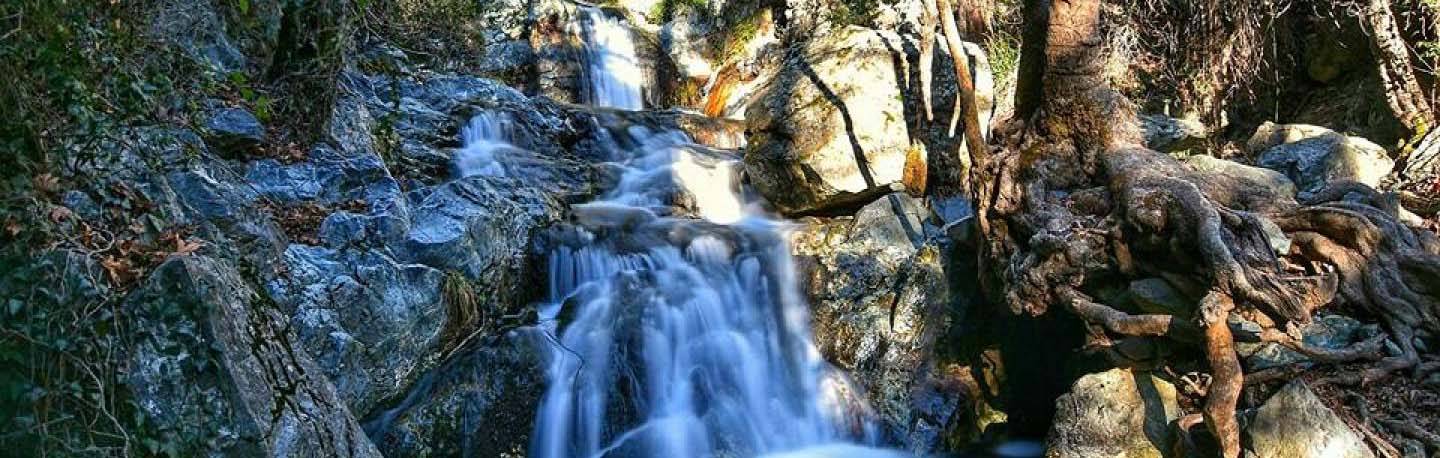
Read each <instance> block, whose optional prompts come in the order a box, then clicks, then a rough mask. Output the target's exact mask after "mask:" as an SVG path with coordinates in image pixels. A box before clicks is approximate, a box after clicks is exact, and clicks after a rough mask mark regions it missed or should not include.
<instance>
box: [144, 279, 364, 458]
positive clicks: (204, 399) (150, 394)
mask: <svg viewBox="0 0 1440 458" xmlns="http://www.w3.org/2000/svg"><path fill="white" fill-rule="evenodd" d="M125 313H126V314H127V315H128V316H130V317H131V319H132V320H134V321H133V322H132V326H130V328H131V329H134V330H135V332H136V335H135V336H134V340H133V342H134V343H133V345H132V346H131V348H130V349H129V350H128V354H127V355H126V358H127V359H128V367H129V368H128V369H127V370H126V371H125V374H124V375H123V378H122V380H123V381H124V383H125V384H126V385H127V386H128V387H129V388H130V390H131V392H132V393H133V394H134V396H135V400H136V404H137V405H138V406H139V408H140V410H141V412H142V413H143V414H144V415H145V416H146V417H147V418H148V421H147V423H146V424H147V427H149V428H154V430H157V431H164V432H168V433H169V434H173V436H172V437H175V438H177V439H178V440H181V441H182V442H181V443H179V444H172V445H173V446H174V447H176V448H177V450H178V451H179V453H180V454H181V455H184V456H271V457H334V456H343V457H376V458H378V457H379V456H380V453H379V452H378V451H377V450H376V449H375V446H374V445H372V444H371V443H370V441H369V440H368V439H367V438H366V436H365V433H364V432H363V431H362V430H361V428H360V425H359V424H358V423H357V422H356V420H355V418H354V417H353V416H352V415H351V413H350V411H349V410H348V409H346V408H345V403H344V402H343V401H342V400H341V398H340V397H339V396H338V395H337V394H336V393H335V389H334V387H333V386H332V385H331V384H330V381H329V380H326V379H325V377H324V375H323V373H322V372H321V369H320V367H319V366H317V365H316V364H315V362H314V361H313V360H311V359H310V357H309V355H308V354H307V353H306V352H304V351H301V350H300V349H299V348H296V346H295V345H296V344H295V342H296V341H297V337H296V335H295V334H294V333H293V332H291V331H290V328H289V326H287V325H286V324H285V322H286V319H285V317H284V316H283V315H282V314H281V313H280V310H279V309H278V308H277V307H276V306H275V305H274V304H273V303H270V302H269V301H267V300H266V299H264V298H263V297H262V296H260V295H258V294H256V293H255V292H254V291H253V290H251V289H250V286H249V285H247V284H246V282H245V280H244V279H243V278H242V277H241V274H240V272H239V271H237V270H236V269H235V268H234V267H233V266H231V265H230V264H227V263H225V262H223V261H218V260H215V259H211V258H205V257H199V256H180V257H174V258H171V259H170V260H169V261H166V262H165V263H164V264H162V265H161V266H160V267H159V268H158V269H156V271H155V273H154V274H153V275H152V276H151V277H150V279H149V280H147V281H146V283H145V284H144V286H143V287H142V288H140V289H139V290H137V291H136V292H135V293H133V294H132V295H131V296H130V297H129V298H128V299H127V301H126V306H125Z"/></svg>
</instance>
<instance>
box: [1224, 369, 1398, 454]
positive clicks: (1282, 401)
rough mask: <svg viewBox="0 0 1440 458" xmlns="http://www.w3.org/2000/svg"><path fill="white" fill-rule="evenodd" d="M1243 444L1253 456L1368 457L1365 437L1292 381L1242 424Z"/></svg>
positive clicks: (1308, 388) (1318, 399) (1299, 383)
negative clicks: (1244, 441)
mask: <svg viewBox="0 0 1440 458" xmlns="http://www.w3.org/2000/svg"><path fill="white" fill-rule="evenodd" d="M1244 436H1245V439H1246V441H1247V442H1246V446H1247V448H1248V449H1249V450H1250V452H1251V453H1254V456H1255V457H1256V458H1322V457H1324V458H1372V457H1374V456H1375V455H1374V453H1371V452H1370V447H1368V446H1366V445H1365V440H1364V439H1363V438H1361V437H1360V435H1359V434H1356V433H1355V431H1353V430H1351V429H1350V427H1349V426H1346V424H1345V420H1342V419H1341V418H1340V417H1339V416H1338V415H1335V412H1333V411H1331V410H1330V408H1329V407H1326V406H1325V403H1324V401H1321V400H1320V398H1319V397H1318V396H1316V395H1315V392H1313V391H1310V387H1309V386H1307V385H1305V382H1303V381H1300V380H1296V381H1293V382H1290V383H1289V384H1287V385H1285V387H1284V388H1281V389H1280V391H1279V392H1277V393H1275V394H1274V395H1273V396H1270V399H1269V400H1267V401H1265V404H1263V405H1261V406H1260V408H1259V409H1257V410H1256V411H1255V412H1254V416H1253V418H1252V419H1251V420H1250V421H1249V422H1247V423H1246V425H1245V430H1244Z"/></svg>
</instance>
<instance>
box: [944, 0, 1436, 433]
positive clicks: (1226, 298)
mask: <svg viewBox="0 0 1440 458" xmlns="http://www.w3.org/2000/svg"><path fill="white" fill-rule="evenodd" d="M1098 5H1099V2H1098V1H1096V0H1066V1H1055V2H1035V3H1034V4H1033V5H1031V4H1027V8H1030V9H1031V10H1035V9H1037V8H1039V9H1043V8H1048V13H1049V22H1048V25H1047V30H1048V32H1046V34H1044V38H1045V39H1046V40H1047V41H1046V42H1045V44H1044V46H1043V47H1040V49H1043V51H1044V61H1045V63H1046V66H1045V68H1044V71H1043V72H1041V73H1036V74H1033V75H1031V74H1022V75H1021V76H1022V79H1024V78H1027V77H1033V78H1040V79H1042V80H1043V84H1041V83H1037V82H1035V81H1020V82H1018V83H1017V85H1018V87H1021V88H1040V91H1041V93H1036V94H1029V93H1027V94H1017V99H1020V98H1024V99H1026V100H1031V101H1035V100H1038V101H1040V103H1039V106H1038V107H1037V108H1038V109H1037V110H1034V111H1033V112H1031V113H1026V112H1022V116H1026V117H1025V118H1023V119H1014V120H1010V121H1009V122H1008V123H1004V124H1002V125H1001V126H1000V127H999V128H997V130H998V131H1000V132H1002V133H1005V135H1003V136H1001V143H1003V144H1004V145H1006V146H1005V147H1004V148H1003V149H1001V150H1000V151H999V152H997V153H994V154H993V156H988V157H987V155H988V154H990V153H989V152H988V150H985V151H980V152H978V153H977V152H975V151H971V156H972V157H971V162H972V163H973V164H974V165H975V170H976V174H975V178H974V181H973V184H974V187H973V188H972V192H973V193H974V195H975V197H976V200H977V202H978V204H977V207H978V210H979V212H978V216H981V217H986V218H988V221H987V220H983V219H984V218H977V222H979V223H982V224H981V227H980V231H981V233H982V234H984V235H985V239H986V241H987V244H985V245H983V246H982V250H984V252H985V253H984V255H985V256H987V257H988V258H989V260H988V261H987V263H986V264H987V265H989V266H990V267H989V268H988V269H989V272H990V274H991V275H993V276H994V277H993V278H988V279H983V280H982V286H984V287H986V288H987V289H988V290H989V292H990V293H991V294H993V295H994V296H996V297H997V298H998V297H1003V298H1004V300H1005V302H1006V303H1007V304H1008V305H1009V306H1010V308H1011V310H1012V311H1014V312H1015V313H1022V314H1029V315H1040V314H1044V313H1048V312H1049V310H1050V309H1051V308H1052V306H1058V307H1060V308H1061V309H1062V310H1063V311H1064V312H1065V313H1071V314H1074V315H1075V316H1077V317H1079V318H1080V319H1081V320H1083V321H1084V322H1086V323H1087V324H1088V325H1090V326H1091V328H1092V333H1094V334H1097V335H1094V336H1092V337H1091V340H1090V342H1091V346H1094V347H1103V348H1105V349H1106V350H1107V351H1109V352H1110V353H1112V354H1113V353H1115V352H1114V351H1113V349H1114V348H1116V347H1118V344H1116V343H1114V342H1124V341H1126V339H1141V338H1143V339H1170V340H1173V341H1175V342H1177V343H1180V344H1182V345H1196V346H1197V347H1200V348H1201V349H1203V350H1204V355H1205V357H1206V360H1207V362H1208V363H1209V366H1210V377H1211V383H1210V384H1209V386H1208V388H1207V389H1206V390H1205V393H1204V396H1205V397H1206V399H1205V403H1204V406H1203V409H1202V410H1203V415H1202V417H1201V418H1203V419H1204V422H1205V423H1206V424H1207V427H1208V429H1209V430H1210V431H1211V432H1212V433H1213V434H1214V435H1215V437H1216V439H1217V440H1218V443H1219V444H1220V447H1221V451H1222V454H1223V456H1225V457H1226V458H1235V457H1238V456H1239V454H1240V432H1239V425H1238V423H1237V421H1236V418H1235V412H1236V406H1237V403H1238V402H1239V400H1240V394H1241V391H1242V389H1243V388H1244V387H1245V386H1246V385H1252V386H1253V385H1257V384H1262V383H1265V382H1273V381H1283V380H1287V379H1292V378H1295V377H1296V376H1298V375H1300V374H1301V373H1303V372H1304V371H1305V370H1307V369H1306V368H1307V367H1310V366H1311V365H1314V364H1321V365H1329V364H1339V363H1350V364H1356V363H1358V364H1361V365H1365V368H1364V369H1363V370H1362V371H1359V372H1354V373H1352V374H1351V375H1347V376H1343V377H1342V380H1338V381H1340V382H1346V383H1371V382H1373V381H1375V380H1379V379H1381V378H1384V377H1387V376H1390V375H1391V374H1394V373H1396V372H1398V371H1401V370H1404V369H1425V370H1434V369H1432V367H1431V366H1429V365H1426V366H1422V365H1420V361H1421V356H1420V354H1419V352H1418V351H1417V349H1416V345H1415V342H1416V340H1417V338H1418V339H1435V338H1437V337H1440V320H1437V317H1440V240H1437V238H1436V236H1435V234H1434V233H1432V232H1428V231H1426V230H1423V229H1417V228H1416V227H1414V226H1413V225H1412V224H1409V223H1413V222H1414V221H1413V218H1410V216H1407V215H1408V212H1405V211H1404V209H1403V208H1401V206H1400V204H1399V200H1398V198H1396V197H1395V196H1394V195H1391V194H1386V193H1381V192H1377V191H1375V190H1374V189H1370V188H1368V187H1366V186H1364V185H1360V184H1358V183H1349V182H1344V183H1334V184H1333V185H1331V186H1330V187H1328V188H1326V189H1324V190H1321V191H1320V192H1317V193H1315V194H1314V195H1311V196H1308V197H1307V198H1305V199H1303V201H1301V202H1299V203H1298V205H1297V204H1294V203H1285V204H1283V205H1265V206H1264V208H1246V207H1244V205H1245V204H1244V202H1255V201H1256V200H1257V199H1241V198H1237V196H1247V195H1255V194H1253V193H1255V192H1258V191H1256V190H1251V189H1243V188H1242V186H1243V185H1240V184H1238V183H1236V182H1235V181H1234V180H1228V181H1227V180H1221V179H1216V178H1212V177H1207V176H1205V175H1204V172H1196V171H1192V170H1191V169H1189V168H1187V167H1186V166H1185V165H1184V164H1181V163H1180V162H1178V161H1176V160H1175V159H1173V158H1171V157H1170V156H1167V155H1164V154H1161V153H1158V152H1154V151H1151V150H1148V149H1145V148H1143V147H1141V146H1138V145H1139V141H1138V140H1139V139H1138V135H1137V134H1136V131H1137V129H1136V127H1135V123H1134V114H1133V110H1132V108H1131V107H1130V104H1129V102H1128V101H1127V100H1125V99H1124V97H1123V96H1119V95H1118V94H1116V93H1114V92H1113V91H1111V90H1109V89H1108V88H1107V87H1105V85H1104V83H1103V81H1104V80H1103V78H1101V77H1100V74H1101V68H1100V65H1099V62H1102V60H1101V59H1098V58H1097V56H1098V55H1099V53H1100V52H1101V50H1100V43H1101V42H1102V40H1100V39H1099V35H1098V34H1099V32H1098V21H1099V19H1098V18H1099V13H1098V8H1099V7H1098ZM944 6H945V4H944V2H942V3H941V14H942V16H943V15H944V14H945V12H946V11H945V9H944ZM944 19H945V18H943V17H942V18H941V21H942V22H943V21H944ZM945 32H946V33H947V34H948V33H949V30H946V31H945ZM1027 49H1035V48H1034V47H1030V46H1029V45H1027ZM1278 197H1279V198H1283V199H1287V200H1288V199H1289V198H1290V197H1289V196H1278ZM1260 200H1264V199H1260ZM1277 228H1278V229H1277ZM1277 250H1281V251H1279V252H1277ZM1146 278H1151V279H1154V278H1158V279H1163V280H1164V282H1165V283H1166V284H1167V285H1169V286H1170V287H1173V289H1174V290H1175V292H1177V293H1178V294H1180V295H1181V296H1184V297H1185V298H1186V300H1187V301H1188V302H1189V303H1190V304H1191V305H1192V308H1191V309H1188V310H1180V311H1175V312H1174V313H1175V314H1174V315H1157V314H1153V313H1151V314H1132V313H1129V312H1127V311H1126V310H1125V308H1124V307H1123V306H1121V304H1106V303H1103V301H1099V300H1096V299H1094V298H1096V297H1113V295H1104V294H1097V293H1099V292H1104V291H1114V290H1115V289H1117V286H1119V287H1122V288H1123V286H1124V285H1126V284H1128V283H1129V282H1130V281H1132V280H1138V279H1146ZM1323 306H1338V307H1343V308H1344V309H1345V310H1358V311H1363V312H1365V313H1367V314H1368V317H1362V318H1370V319H1374V320H1378V321H1379V322H1381V323H1383V324H1384V327H1385V330H1386V331H1387V332H1386V333H1385V334H1384V335H1381V336H1378V337H1376V338H1372V339H1368V340H1366V341H1364V342H1360V343H1357V344H1354V345H1352V346H1350V347H1347V348H1339V349H1330V348H1320V347H1316V346H1312V345H1309V344H1306V343H1305V342H1304V341H1303V340H1302V339H1301V338H1300V336H1299V333H1298V329H1299V327H1298V326H1296V325H1298V324H1303V323H1307V322H1309V321H1311V316H1312V314H1313V313H1314V312H1315V310H1316V309H1317V308H1319V307H1323ZM1242 321H1249V322H1252V323H1250V324H1249V326H1250V328H1251V329H1253V326H1254V325H1259V326H1260V331H1259V332H1254V331H1244V332H1236V333H1232V327H1233V328H1234V329H1237V330H1238V329H1241V327H1240V326H1238V325H1237V324H1236V323H1239V322H1242ZM1112 336H1113V338H1112ZM1237 338H1239V339H1241V340H1247V341H1254V342H1272V343H1275V344H1278V345H1281V346H1284V347H1286V348H1289V349H1291V350H1294V351H1296V352H1298V353H1300V354H1302V355H1305V356H1306V357H1307V358H1308V359H1309V363H1307V364H1296V365H1290V366H1282V367H1277V368H1271V369H1266V370H1262V371H1257V372H1255V373H1253V374H1249V375H1248V376H1247V374H1244V373H1243V369H1242V366H1241V364H1240V361H1239V358H1238V356H1237V354H1236V351H1235V341H1236V339H1237ZM1387 341H1388V342H1389V343H1390V344H1392V345H1391V346H1393V348H1398V349H1399V351H1398V352H1397V354H1388V353H1387V352H1386V348H1387V345H1386V344H1387ZM1112 359H1114V358H1112ZM1116 364H1121V362H1116ZM1185 429H1188V428H1185ZM1186 434H1188V433H1186V432H1185V431H1182V432H1181V435H1182V437H1188V436H1186Z"/></svg>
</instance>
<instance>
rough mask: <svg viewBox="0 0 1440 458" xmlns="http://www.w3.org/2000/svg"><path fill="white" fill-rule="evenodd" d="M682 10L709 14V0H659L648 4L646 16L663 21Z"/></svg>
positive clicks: (673, 16) (672, 17) (667, 20)
mask: <svg viewBox="0 0 1440 458" xmlns="http://www.w3.org/2000/svg"><path fill="white" fill-rule="evenodd" d="M612 3H617V2H612ZM682 10H689V11H694V12H699V13H701V14H704V15H709V14H710V2H709V0H661V1H659V2H656V3H655V4H654V5H651V6H650V11H648V12H647V14H646V17H647V18H649V19H650V20H651V21H659V22H661V23H665V22H670V20H671V19H674V18H675V14H676V13H679V12H680V11H682Z"/></svg>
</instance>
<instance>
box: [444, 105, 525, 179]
mask: <svg viewBox="0 0 1440 458" xmlns="http://www.w3.org/2000/svg"><path fill="white" fill-rule="evenodd" d="M514 124H515V123H514V120H513V119H511V118H510V115H509V114H508V113H498V112H482V113H480V114H477V115H475V117H473V118H470V123H469V124H467V125H465V127H462V128H461V129H460V140H461V142H462V143H463V144H464V146H463V147H461V148H460V149H458V150H455V169H456V170H458V171H459V173H460V176H462V177H468V176H473V175H485V176H505V167H504V166H501V165H500V163H499V162H498V161H496V157H495V156H496V154H497V153H503V152H504V151H506V150H511V149H514V148H515V146H514V145H513V144H511V143H512V142H513V141H514V140H513V139H514V137H513V133H512V131H511V130H512V129H513V128H514Z"/></svg>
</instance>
